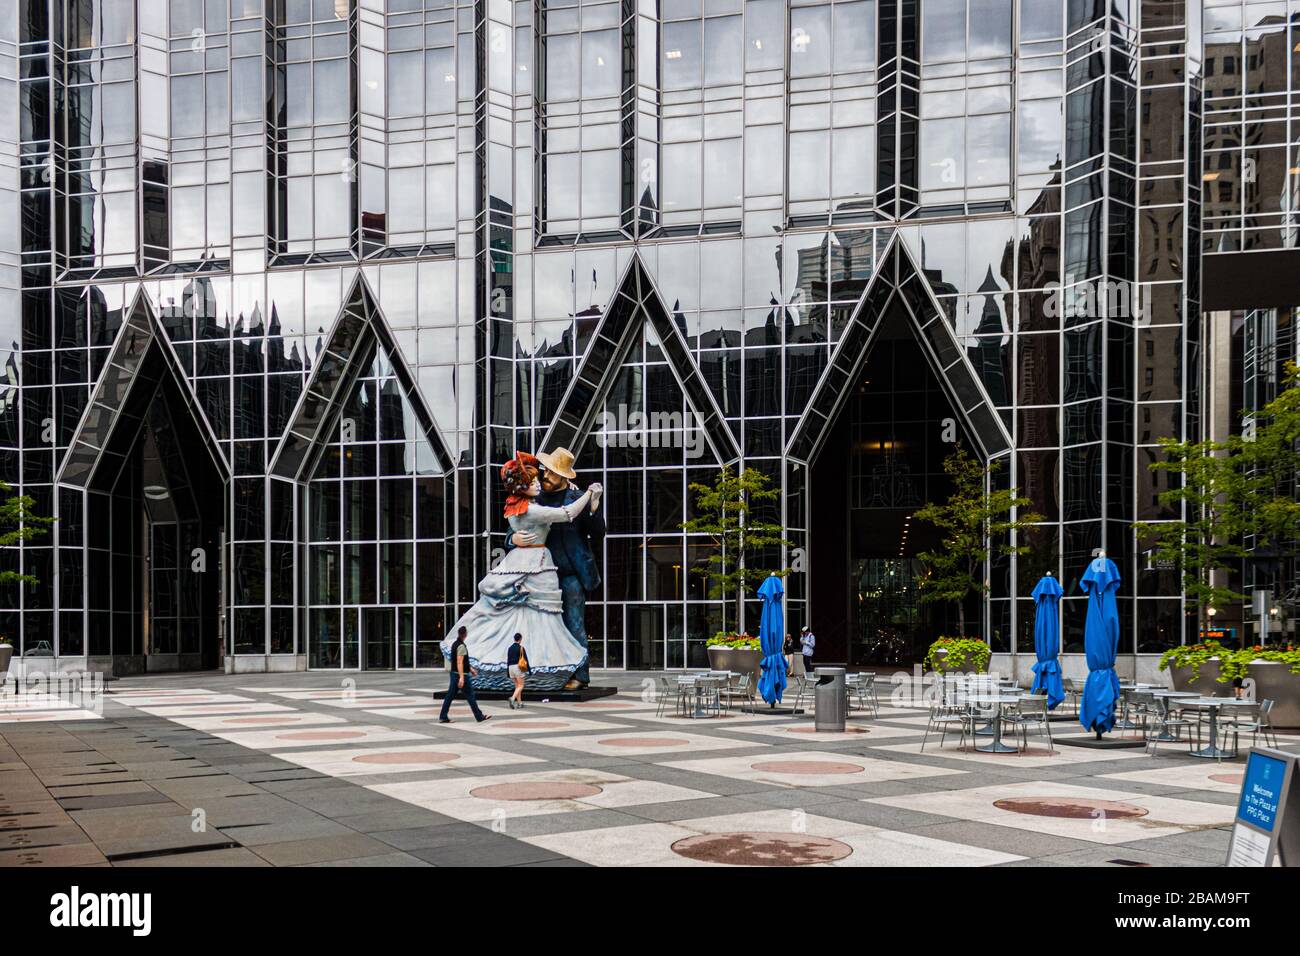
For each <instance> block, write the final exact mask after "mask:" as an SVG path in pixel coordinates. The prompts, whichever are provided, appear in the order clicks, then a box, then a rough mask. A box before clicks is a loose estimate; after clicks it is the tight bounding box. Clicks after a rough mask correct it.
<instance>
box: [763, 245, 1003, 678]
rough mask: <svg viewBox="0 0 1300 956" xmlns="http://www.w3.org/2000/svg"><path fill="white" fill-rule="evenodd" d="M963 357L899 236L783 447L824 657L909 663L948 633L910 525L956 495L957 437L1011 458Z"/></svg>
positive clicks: (927, 542) (921, 531) (983, 455)
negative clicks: (951, 464) (948, 465)
mask: <svg viewBox="0 0 1300 956" xmlns="http://www.w3.org/2000/svg"><path fill="white" fill-rule="evenodd" d="M964 351H965V350H964V349H963V348H962V346H961V345H960V343H959V342H958V341H957V338H956V336H955V334H954V332H953V329H952V326H951V325H950V323H949V320H948V318H947V316H946V315H945V314H944V312H943V310H942V308H941V307H940V305H939V303H938V301H937V300H936V299H935V297H934V295H933V293H932V292H931V290H930V286H929V283H928V281H927V280H926V278H925V277H924V276H923V275H922V274H921V273H920V272H919V271H918V270H917V268H916V265H915V263H914V262H913V261H912V258H911V256H910V255H909V254H908V251H907V249H906V247H905V246H904V245H903V244H902V243H901V241H899V239H898V237H897V236H895V237H893V238H891V240H890V241H889V242H888V244H887V245H886V246H885V248H884V249H883V250H882V251H881V253H880V254H879V257H878V259H877V268H876V270H875V272H874V274H873V275H872V278H871V279H870V281H869V282H868V284H867V287H866V289H865V290H864V292H863V295H862V298H861V299H860V301H859V303H858V305H857V307H856V309H855V310H854V312H853V315H852V317H851V319H850V321H849V324H848V326H847V328H846V329H845V332H844V334H843V335H842V337H841V339H840V342H839V343H838V345H837V346H836V348H835V350H834V353H833V354H832V356H831V360H830V364H829V366H828V368H827V369H826V371H825V373H823V375H822V377H821V380H820V381H819V383H818V385H817V387H816V388H815V389H814V391H813V394H812V397H811V400H810V401H809V403H808V406H807V408H806V410H805V412H804V414H803V416H802V417H801V418H800V420H799V423H798V425H797V426H796V428H795V430H794V432H793V433H792V434H791V436H790V440H789V442H788V443H787V445H786V456H787V483H786V488H787V496H788V500H787V503H786V510H787V514H791V515H800V516H806V521H807V525H806V526H807V529H808V549H807V554H806V555H805V556H804V570H805V572H806V581H807V594H808V616H809V621H808V623H810V624H811V626H812V628H813V630H814V633H816V634H817V639H818V648H817V649H818V656H819V657H820V658H821V659H822V660H823V661H848V662H850V663H855V664H906V663H909V662H911V661H913V660H919V655H920V654H921V653H923V652H924V644H925V643H927V642H928V640H929V639H930V638H931V637H932V636H933V635H934V634H936V633H941V632H942V631H943V630H945V629H946V623H947V622H946V620H945V614H946V611H947V609H946V608H944V607H942V606H923V605H922V604H921V603H920V601H919V599H918V590H917V588H918V583H919V576H920V574H921V573H922V569H921V567H920V564H919V562H917V561H916V558H915V555H916V554H917V553H918V552H920V551H923V550H926V549H927V548H929V547H934V546H937V545H938V544H939V542H938V541H935V540H932V539H931V537H930V534H931V532H929V530H928V529H927V528H925V527H923V526H921V523H920V522H915V521H913V520H912V517H911V516H912V514H914V512H915V511H916V509H917V508H919V507H920V506H921V505H922V504H924V503H925V502H926V501H931V500H941V499H943V498H945V497H947V495H948V494H949V493H950V491H951V487H950V485H949V483H948V479H947V477H946V475H945V474H944V472H943V467H942V466H943V459H944V458H945V457H946V456H947V455H948V454H949V453H951V451H952V449H953V447H954V445H955V444H956V443H957V442H960V443H961V444H963V445H964V446H965V447H966V448H967V449H968V450H969V451H971V452H972V453H974V454H976V455H977V456H978V457H979V458H980V459H982V460H984V461H989V460H991V459H993V458H996V457H999V456H1001V455H1005V454H1008V453H1009V451H1010V449H1011V438H1010V435H1009V434H1008V432H1007V429H1006V427H1005V425H1004V424H1003V422H1002V420H1001V418H1000V417H999V415H998V414H997V412H996V410H995V409H994V408H993V405H992V403H991V402H990V401H989V398H988V396H987V394H986V393H985V390H984V387H983V385H982V384H981V383H980V380H979V378H978V376H977V375H976V374H975V372H974V370H973V369H972V367H971V365H970V361H969V359H968V357H967V356H966V354H964ZM971 614H972V615H973V617H972V619H981V618H982V615H981V614H979V613H978V609H976V608H972V610H971Z"/></svg>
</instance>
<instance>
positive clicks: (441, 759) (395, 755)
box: [352, 750, 460, 764]
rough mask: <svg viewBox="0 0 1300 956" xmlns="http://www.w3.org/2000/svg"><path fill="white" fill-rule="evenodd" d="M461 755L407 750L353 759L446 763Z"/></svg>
mask: <svg viewBox="0 0 1300 956" xmlns="http://www.w3.org/2000/svg"><path fill="white" fill-rule="evenodd" d="M459 756H460V754H451V753H447V752H446V751H441V750H406V751H399V752H392V753H380V754H358V755H357V756H355V757H353V758H352V762H353V763H384V764H397V763H446V762H447V761H448V760H455V759H456V758H458V757H459Z"/></svg>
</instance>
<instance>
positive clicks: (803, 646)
mask: <svg viewBox="0 0 1300 956" xmlns="http://www.w3.org/2000/svg"><path fill="white" fill-rule="evenodd" d="M799 649H800V652H801V653H802V654H803V669H804V673H806V674H811V673H812V670H813V654H815V653H816V651H817V635H815V634H813V632H812V629H811V628H809V627H808V625H807V624H805V625H804V626H803V630H802V631H800V632H799Z"/></svg>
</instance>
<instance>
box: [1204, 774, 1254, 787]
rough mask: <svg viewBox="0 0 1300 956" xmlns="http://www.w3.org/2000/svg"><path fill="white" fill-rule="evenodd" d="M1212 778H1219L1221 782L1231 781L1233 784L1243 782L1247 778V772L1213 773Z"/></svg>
mask: <svg viewBox="0 0 1300 956" xmlns="http://www.w3.org/2000/svg"><path fill="white" fill-rule="evenodd" d="M1210 779H1211V780H1217V781H1218V782H1219V783H1230V784H1232V785H1233V786H1236V785H1237V784H1239V783H1241V781H1243V780H1245V779H1246V775H1245V773H1212V774H1210Z"/></svg>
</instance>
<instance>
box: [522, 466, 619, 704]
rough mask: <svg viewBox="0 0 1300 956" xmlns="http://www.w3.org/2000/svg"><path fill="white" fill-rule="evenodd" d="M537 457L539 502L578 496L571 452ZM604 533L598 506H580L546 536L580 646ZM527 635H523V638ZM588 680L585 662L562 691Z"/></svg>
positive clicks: (527, 538) (558, 502) (567, 620)
mask: <svg viewBox="0 0 1300 956" xmlns="http://www.w3.org/2000/svg"><path fill="white" fill-rule="evenodd" d="M537 460H538V461H539V462H541V465H542V467H543V469H545V470H544V471H543V472H542V475H541V482H542V493H541V494H540V495H538V496H537V499H536V501H537V503H538V504H539V505H546V506H549V507H559V506H562V505H566V504H570V503H571V502H574V501H577V500H578V498H580V497H581V496H582V492H581V490H580V489H578V488H576V487H575V486H574V485H573V484H571V482H572V481H573V480H574V479H575V478H577V477H578V474H577V472H575V471H574V470H573V452H571V451H569V449H567V448H557V449H555V451H553V452H540V453H538V455H537ZM532 537H533V536H532V535H531V534H529V533H528V532H517V533H515V534H513V535H511V536H510V537H509V539H508V541H507V547H508V548H510V547H517V546H524V545H528V544H530V543H531V542H532ZM604 537H605V516H604V515H603V514H601V513H600V511H599V505H597V510H595V511H584V512H583V513H582V515H581V516H579V517H578V518H577V519H576V520H575V521H572V522H567V523H563V524H556V525H554V526H553V527H552V528H551V533H550V535H549V536H548V537H547V539H546V547H547V549H548V550H549V551H550V552H551V560H552V561H554V562H555V569H556V571H557V572H558V574H559V578H560V592H561V594H562V595H563V599H564V625H565V627H567V628H568V629H569V633H570V634H572V635H573V636H574V638H575V639H576V640H577V641H578V643H579V644H581V645H582V646H583V647H584V648H585V647H587V595H588V593H590V592H592V591H595V590H596V589H598V588H599V587H600V581H601V578H600V567H599V564H598V563H597V561H596V554H597V553H599V552H600V545H601V541H603V540H604ZM527 638H528V635H527V634H525V635H524V639H525V640H527ZM590 682H591V672H590V670H589V668H588V665H587V664H586V663H584V664H583V665H582V666H581V667H579V668H578V669H577V670H576V671H574V672H573V679H572V680H571V681H569V683H568V684H567V685H565V690H576V689H578V688H581V687H586V686H587V685H588V684H589V683H590Z"/></svg>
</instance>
